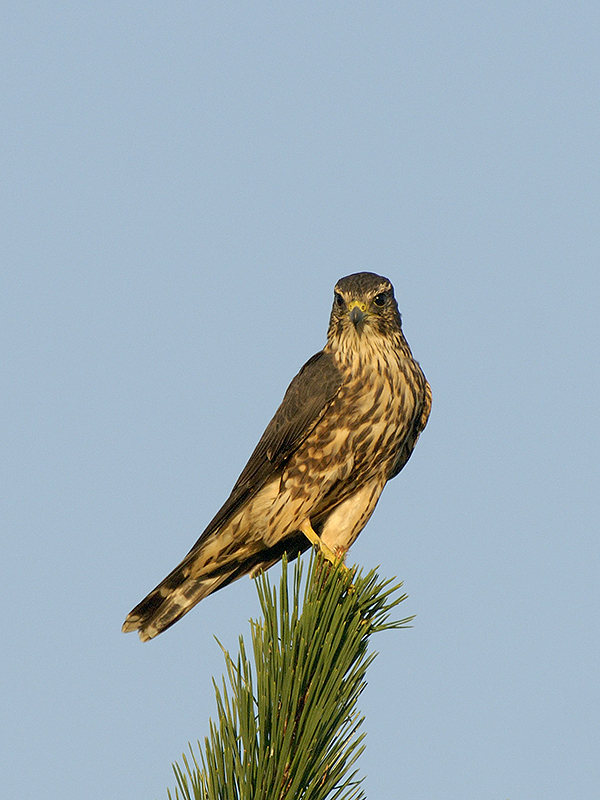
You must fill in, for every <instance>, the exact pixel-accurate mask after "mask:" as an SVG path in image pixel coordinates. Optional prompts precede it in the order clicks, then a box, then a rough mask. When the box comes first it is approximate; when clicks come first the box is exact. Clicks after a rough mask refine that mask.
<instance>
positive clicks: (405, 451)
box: [388, 379, 431, 481]
mask: <svg viewBox="0 0 600 800" xmlns="http://www.w3.org/2000/svg"><path fill="white" fill-rule="evenodd" d="M423 380H424V383H425V386H424V396H423V403H422V405H421V410H420V413H419V414H418V415H417V417H416V419H415V421H414V423H413V426H412V428H411V429H410V431H409V433H408V436H407V437H406V439H405V440H404V442H403V444H402V447H401V449H400V452H399V453H398V456H397V458H396V460H395V461H394V465H393V467H392V469H391V471H390V474H389V476H388V481H391V480H392V478H395V477H396V475H397V474H398V473H399V472H400V470H401V469H402V468H403V467H404V465H405V464H406V462H407V461H408V459H409V458H410V457H411V455H412V451H413V450H414V449H415V445H416V443H417V440H418V438H419V436H420V435H421V431H422V430H423V429H424V428H425V425H427V420H428V419H429V413H430V412H431V386H430V385H429V384H428V383H427V381H426V380H425V379H423Z"/></svg>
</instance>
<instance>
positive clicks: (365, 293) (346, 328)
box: [327, 272, 402, 346]
mask: <svg viewBox="0 0 600 800" xmlns="http://www.w3.org/2000/svg"><path fill="white" fill-rule="evenodd" d="M401 330H402V324H401V319H400V312H399V311H398V304H397V303H396V298H395V297H394V287H393V286H392V284H391V283H390V281H389V280H388V279H387V278H383V277H382V276H381V275H375V274H374V273H372V272H357V273H356V274H354V275H347V276H346V277H345V278H341V279H340V280H339V281H338V282H337V284H336V286H335V289H334V294H333V308H332V309H331V318H330V321H329V331H328V334H327V339H328V341H329V342H330V343H332V344H333V343H334V342H336V341H337V342H342V341H344V342H345V343H346V344H348V345H350V346H352V343H353V342H354V343H355V344H358V343H359V342H360V340H364V339H371V338H372V337H379V336H384V337H388V336H390V335H392V334H395V333H399V332H400V331H401Z"/></svg>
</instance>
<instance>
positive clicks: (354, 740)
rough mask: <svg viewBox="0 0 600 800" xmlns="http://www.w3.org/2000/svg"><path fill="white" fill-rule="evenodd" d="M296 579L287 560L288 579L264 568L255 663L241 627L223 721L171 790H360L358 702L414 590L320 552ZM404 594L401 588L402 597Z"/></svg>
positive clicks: (341, 794)
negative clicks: (276, 578)
mask: <svg viewBox="0 0 600 800" xmlns="http://www.w3.org/2000/svg"><path fill="white" fill-rule="evenodd" d="M302 569H303V568H302V560H301V559H298V561H297V562H296V565H295V568H294V572H293V576H292V579H291V587H290V586H289V583H288V567H287V564H286V561H285V560H284V561H283V570H282V575H281V581H280V586H279V593H278V592H277V589H276V587H274V586H271V584H270V582H269V579H268V577H267V575H266V574H263V575H261V576H259V577H258V578H257V581H256V584H257V590H258V595H259V599H260V604H261V608H262V615H263V619H261V620H258V621H251V622H250V625H251V637H252V651H253V656H254V664H255V669H254V671H253V669H252V665H251V663H250V659H249V658H248V655H247V653H246V647H245V643H244V640H243V637H240V649H239V653H238V656H237V659H236V660H235V661H234V660H233V659H232V657H231V656H230V654H229V653H228V652H227V651H226V650H225V649H224V648H222V649H223V653H224V655H225V662H226V667H227V677H226V678H225V677H223V680H222V686H219V685H218V684H217V683H216V682H215V684H214V685H215V692H216V699H217V713H218V722H217V723H215V722H213V721H212V720H211V721H210V733H209V736H207V737H206V739H205V740H204V748H203V747H202V745H201V744H200V742H198V752H199V758H197V757H196V756H195V755H194V751H193V749H192V747H191V745H190V756H191V760H190V759H188V757H186V755H185V754H184V755H183V767H181V766H179V765H178V764H174V765H173V769H174V772H175V776H176V779H177V788H176V789H175V794H174V795H171V792H170V791H169V792H168V797H169V800H180V799H181V800H298V799H299V798H302V800H362V798H364V793H363V791H362V789H361V786H360V783H361V781H362V779H359V778H358V770H357V769H356V768H355V764H356V760H357V759H358V757H359V756H360V754H361V753H362V751H363V750H364V744H363V739H364V736H365V734H364V733H361V732H360V727H361V725H362V723H363V719H364V718H363V717H362V716H361V715H360V713H359V711H358V710H357V701H358V698H359V696H360V694H361V693H362V691H363V689H364V688H365V686H366V681H365V675H366V671H367V668H368V666H369V664H370V663H371V662H372V661H373V659H374V658H375V655H376V653H371V654H368V652H367V645H368V642H369V639H370V637H371V635H372V634H373V633H377V632H379V631H382V630H388V629H391V628H401V627H405V626H406V625H407V624H408V623H409V622H410V621H411V619H412V617H408V618H406V619H403V620H399V621H389V615H390V611H391V610H392V609H393V608H394V607H395V606H397V605H398V604H399V603H400V602H401V601H402V600H404V599H405V597H406V595H400V596H398V594H397V590H398V589H399V588H400V586H401V585H402V584H398V585H395V586H391V581H389V580H388V581H380V580H379V577H378V575H377V574H376V573H375V571H371V572H369V573H368V574H367V575H366V576H364V577H363V576H362V574H361V573H360V572H357V571H355V570H353V571H348V570H345V569H343V568H340V567H337V568H335V569H331V568H330V565H329V564H328V563H325V562H323V561H322V560H321V559H320V558H316V557H311V560H310V564H309V569H308V577H307V580H306V581H303V579H302ZM394 595H395V596H394Z"/></svg>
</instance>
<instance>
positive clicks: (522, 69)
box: [0, 0, 600, 800]
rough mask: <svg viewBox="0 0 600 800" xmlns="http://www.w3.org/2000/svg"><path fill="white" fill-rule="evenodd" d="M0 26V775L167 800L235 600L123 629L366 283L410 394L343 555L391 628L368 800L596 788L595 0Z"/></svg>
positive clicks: (242, 605)
mask: <svg viewBox="0 0 600 800" xmlns="http://www.w3.org/2000/svg"><path fill="white" fill-rule="evenodd" d="M1 16H2V25H1V27H0V45H1V46H0V62H1V69H2V75H3V78H2V95H3V100H2V107H3V112H2V118H1V120H0V126H1V128H2V142H3V145H2V151H1V152H2V155H1V168H2V181H1V183H0V192H1V193H2V209H3V213H2V215H1V218H0V232H1V237H0V241H1V248H2V262H3V269H2V271H1V274H0V349H1V351H2V352H1V359H2V364H3V367H2V370H1V372H0V374H1V379H2V384H3V388H2V395H3V402H2V404H1V407H0V426H1V437H0V440H1V449H2V459H1V462H0V463H1V469H2V480H1V481H0V525H1V530H2V539H3V545H4V547H3V550H4V558H3V567H4V569H3V579H2V581H1V583H0V598H1V600H2V607H3V609H4V614H3V625H2V641H3V647H2V656H1V657H0V677H1V681H2V687H3V690H2V699H1V700H0V717H1V719H2V725H1V726H0V730H1V731H2V732H1V733H0V771H1V773H2V775H3V786H4V788H5V791H6V794H7V796H10V797H11V798H13V800H20V798H31V797H45V798H59V797H60V798H61V800H71V798H73V799H75V798H80V797H81V796H82V795H85V796H86V797H87V798H90V800H94V798H99V799H100V798H106V797H122V798H132V799H133V798H154V797H156V798H161V797H165V796H166V787H167V786H173V784H174V780H173V778H172V774H171V769H170V764H171V762H172V761H174V760H176V759H178V758H179V756H180V753H181V752H182V751H183V750H184V749H185V748H186V746H187V742H188V740H191V741H195V740H196V739H198V738H202V737H203V736H204V735H205V733H206V732H207V730H208V718H209V716H211V715H212V714H214V698H213V690H212V687H211V677H212V676H213V675H215V676H218V675H220V674H221V673H222V670H223V663H222V656H221V653H220V650H219V648H218V646H217V644H216V643H215V641H214V638H213V637H214V636H218V637H219V639H220V640H221V641H222V642H224V643H225V644H226V645H227V646H229V647H231V648H235V647H236V643H237V637H238V635H239V634H240V633H247V631H248V624H247V620H248V618H249V617H250V616H256V614H257V613H258V602H257V599H256V593H255V589H254V586H253V584H252V582H251V581H249V580H242V581H239V582H238V583H237V584H235V585H234V586H232V587H230V588H228V589H227V590H225V591H224V592H219V593H217V594H216V595H214V596H212V597H210V598H208V599H207V600H205V601H203V603H202V604H201V605H200V606H199V607H198V608H197V609H195V610H194V611H193V612H192V613H191V614H189V615H188V616H187V617H186V618H185V619H184V620H182V621H181V622H180V623H178V625H176V626H175V627H174V628H173V629H172V630H170V631H169V632H167V633H166V634H165V635H163V636H161V637H159V638H158V639H157V640H155V641H153V642H151V643H149V644H147V645H142V644H141V643H140V642H139V641H138V640H137V638H136V637H134V636H123V635H122V634H121V633H120V625H121V623H122V621H123V618H124V616H125V614H126V613H127V612H128V611H129V610H130V608H131V607H132V606H133V605H134V604H135V603H137V602H138V601H139V600H140V599H141V598H142V597H143V596H144V595H145V594H146V593H147V591H149V590H150V589H151V588H152V587H153V586H154V585H155V584H156V583H157V582H158V580H160V579H161V578H162V577H164V575H165V574H166V573H167V572H168V571H169V570H170V569H171V568H172V567H173V566H174V565H175V564H176V563H177V562H178V561H179V559H180V558H181V557H182V556H183V555H184V554H185V552H187V550H188V549H189V547H190V546H191V544H192V543H193V542H194V541H195V540H196V538H197V537H198V535H199V533H200V532H201V530H202V528H203V527H204V525H205V524H206V523H207V522H208V520H209V519H210V518H211V517H212V515H213V514H214V513H215V511H216V510H217V508H218V507H219V505H220V504H221V503H222V501H223V500H224V499H225V498H226V496H227V495H228V493H229V490H230V488H231V486H232V484H233V482H234V480H235V478H236V477H237V475H238V473H239V471H240V470H241V468H242V467H243V465H244V463H245V461H246V459H247V457H248V455H249V454H250V452H251V450H252V448H253V447H254V444H255V443H256V441H257V440H258V437H259V436H260V434H261V433H262V430H263V428H264V425H265V424H266V423H267V422H268V420H269V419H270V417H271V415H272V413H273V412H274V410H275V408H276V407H277V405H278V403H279V401H280V399H281V397H282V395H283V392H284V391H285V388H286V386H287V384H288V383H289V381H290V379H291V378H292V376H293V375H294V374H295V373H296V372H297V370H298V369H299V367H300V366H301V365H302V364H303V363H304V361H306V359H307V358H308V357H309V356H310V355H312V354H313V353H314V352H316V351H317V350H319V349H320V348H321V347H322V345H323V343H324V340H325V331H326V326H327V320H328V315H329V308H330V304H331V299H332V289H333V285H334V283H335V281H336V280H337V279H338V278H339V277H341V276H342V275H345V274H348V273H351V272H356V271H361V270H370V271H375V272H378V273H380V274H383V275H386V276H388V277H389V278H390V279H391V280H392V281H393V283H394V285H395V287H396V294H397V297H398V301H399V305H400V309H401V311H402V314H403V319H404V329H405V333H406V336H407V338H408V340H409V342H410V344H411V346H412V349H413V352H414V354H415V356H416V357H417V359H418V360H419V361H420V363H421V365H422V367H423V369H424V371H425V373H426V375H427V377H428V379H429V381H430V383H431V384H432V387H433V395H434V405H433V412H432V416H431V420H430V423H429V426H428V428H427V430H426V431H425V433H424V434H423V436H422V438H421V440H420V442H419V445H418V447H417V450H416V452H415V454H414V456H413V458H412V459H411V461H410V463H409V465H408V466H407V467H406V469H405V470H404V471H403V472H402V474H401V475H400V476H399V477H398V478H397V479H396V480H394V481H393V482H392V483H390V484H389V486H388V487H387V488H386V490H385V492H384V495H383V497H382V499H381V501H380V504H379V506H378V509H377V511H376V513H375V515H374V517H373V518H372V520H371V522H370V523H369V525H368V526H367V528H366V529H365V531H364V532H363V533H362V535H361V537H360V538H359V540H358V541H357V543H356V544H355V546H354V547H353V549H352V551H351V554H350V560H351V561H356V562H358V563H359V564H361V565H363V566H364V567H365V568H370V567H372V566H375V565H377V564H380V565H381V574H382V575H385V576H389V577H392V576H394V575H396V576H398V578H399V579H402V580H404V586H405V589H406V591H407V592H408V594H409V599H408V600H407V601H406V603H405V604H404V611H405V613H406V614H416V615H417V617H416V620H415V624H414V627H413V628H412V629H411V630H409V631H401V632H396V633H389V634H385V635H382V636H381V637H380V638H379V640H378V641H376V645H377V648H378V650H379V651H380V655H379V657H378V659H377V660H376V662H375V663H374V665H373V666H372V667H371V669H370V673H369V686H368V689H367V691H366V692H365V694H364V695H363V697H362V698H361V703H360V707H361V710H362V711H363V712H364V713H365V715H366V731H367V733H368V737H367V751H366V753H365V754H364V756H363V757H362V759H361V762H360V766H361V769H362V771H363V773H364V774H365V775H366V776H367V777H366V782H365V789H366V792H367V795H368V796H369V797H370V798H376V797H410V798H411V800H434V799H435V800H437V799H438V798H440V797H444V798H446V800H453V799H454V798H456V800H463V799H464V798H466V797H473V798H474V797H477V798H488V800H518V798H528V800H529V799H530V798H538V797H539V798H544V800H558V799H559V798H560V799H561V800H562V798H564V797H577V798H594V797H596V796H597V792H598V785H599V783H600V774H599V772H600V768H599V766H598V752H599V751H600V741H599V732H598V718H599V717H600V703H599V688H600V681H599V670H598V643H597V640H598V635H597V631H598V611H599V590H598V585H599V580H598V571H599V567H600V558H599V549H600V548H599V543H598V538H599V537H598V528H599V525H598V505H599V503H598V495H599V491H598V472H599V463H598V462H599V457H598V439H599V427H600V426H599V423H598V390H599V377H598V349H599V344H600V341H599V339H600V337H599V335H598V327H599V326H598V321H599V315H598V306H599V301H600V270H599V266H598V264H599V255H600V247H599V239H598V230H599V225H598V223H599V219H598V217H599V208H600V202H599V200H600V198H599V194H600V176H599V168H598V166H599V165H598V152H599V135H598V134H599V122H598V121H599V119H600V113H599V111H600V109H599V92H598V74H599V70H600V56H599V54H598V39H599V34H600V30H599V28H600V26H599V22H600V10H599V8H598V5H597V3H592V2H571V3H565V2H544V3H542V2H519V3H516V2H504V3H497V2H496V3H494V2H492V3H486V4H483V3H473V2H453V3H449V2H448V3H445V2H421V3H386V2H379V0H371V2H369V3H364V2H351V3H340V2H329V3H305V4H301V3H289V4H277V3H267V2H255V3H252V2H250V3H240V2H228V0H221V1H220V2H218V3H217V2H212V0H206V2H203V3H191V2H180V3H177V4H163V3H153V2H146V3H126V4H123V3H115V2H106V3H102V4H85V5H82V4H81V3H67V2H60V1H59V2H54V3H44V2H37V3H34V2H27V0H21V2H19V3H14V2H7V3H5V4H4V7H3V11H2V15H1ZM276 575H277V568H276V569H275V570H274V574H273V577H276Z"/></svg>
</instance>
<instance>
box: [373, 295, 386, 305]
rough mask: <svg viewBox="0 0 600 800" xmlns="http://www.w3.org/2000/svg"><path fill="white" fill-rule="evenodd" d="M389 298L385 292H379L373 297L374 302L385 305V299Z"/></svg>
mask: <svg viewBox="0 0 600 800" xmlns="http://www.w3.org/2000/svg"><path fill="white" fill-rule="evenodd" d="M386 300H387V296H386V295H385V294H378V295H376V297H374V298H373V302H374V303H375V305H376V306H384V305H385V301H386Z"/></svg>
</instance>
